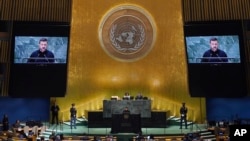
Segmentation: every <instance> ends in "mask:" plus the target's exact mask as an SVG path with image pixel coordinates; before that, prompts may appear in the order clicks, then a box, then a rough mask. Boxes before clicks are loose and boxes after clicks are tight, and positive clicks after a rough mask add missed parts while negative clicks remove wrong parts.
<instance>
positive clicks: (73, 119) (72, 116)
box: [70, 103, 77, 129]
mask: <svg viewBox="0 0 250 141" xmlns="http://www.w3.org/2000/svg"><path fill="white" fill-rule="evenodd" d="M71 106H72V107H71V108H70V128H71V129H72V127H74V128H75V129H76V114H77V110H76V108H75V104H74V103H73V104H71Z"/></svg>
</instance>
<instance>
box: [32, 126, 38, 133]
mask: <svg viewBox="0 0 250 141" xmlns="http://www.w3.org/2000/svg"><path fill="white" fill-rule="evenodd" d="M32 132H33V133H34V135H38V126H33V127H32Z"/></svg>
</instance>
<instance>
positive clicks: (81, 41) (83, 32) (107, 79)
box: [52, 0, 206, 122]
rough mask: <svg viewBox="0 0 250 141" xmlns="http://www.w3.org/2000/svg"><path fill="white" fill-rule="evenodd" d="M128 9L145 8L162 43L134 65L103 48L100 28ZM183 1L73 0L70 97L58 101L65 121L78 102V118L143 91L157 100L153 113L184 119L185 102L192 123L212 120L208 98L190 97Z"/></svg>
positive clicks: (69, 77) (69, 78) (69, 75)
mask: <svg viewBox="0 0 250 141" xmlns="http://www.w3.org/2000/svg"><path fill="white" fill-rule="evenodd" d="M122 4H126V5H127V4H129V5H135V6H139V7H141V8H143V9H145V10H146V11H148V12H149V13H150V14H151V16H152V17H153V19H154V21H155V24H156V28H157V38H156V41H155V44H154V47H153V48H152V50H151V52H149V54H148V55H147V56H146V57H144V58H142V59H140V60H138V61H134V62H119V61H117V60H114V59H112V58H111V57H109V55H107V54H106V53H105V52H104V50H103V49H102V47H101V45H100V43H99V39H98V27H99V24H100V22H101V21H100V20H101V19H102V17H103V16H104V14H105V13H106V12H107V11H109V10H110V9H111V8H113V7H116V6H118V5H122ZM181 8H182V7H181V0H157V1H152V0H143V1H142V0H108V1H104V0H92V1H91V0H73V4H72V21H71V39H70V54H69V69H68V87H67V93H66V96H65V97H63V98H52V100H54V99H56V101H57V103H58V104H59V105H60V108H61V114H60V118H61V119H62V120H68V119H69V108H70V106H71V103H75V104H76V107H77V109H78V116H81V115H85V116H87V115H86V111H88V110H102V100H104V99H110V97H111V96H112V95H117V96H120V97H122V96H123V95H124V93H125V92H129V93H130V94H131V95H134V96H135V95H136V94H137V93H138V92H142V94H143V95H144V96H147V97H149V98H151V99H152V100H153V104H152V109H153V110H169V111H170V115H176V116H179V108H180V106H181V103H182V102H186V103H187V107H188V108H189V114H188V119H189V120H194V121H199V122H202V121H203V120H204V119H205V118H206V114H205V113H206V112H205V99H204V98H191V97H190V96H189V93H188V83H187V66H186V59H185V48H184V38H183V28H182V27H183V21H182V9H181Z"/></svg>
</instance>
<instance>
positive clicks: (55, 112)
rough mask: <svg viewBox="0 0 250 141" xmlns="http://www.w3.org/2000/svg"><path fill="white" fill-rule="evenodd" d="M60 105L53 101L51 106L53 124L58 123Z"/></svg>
mask: <svg viewBox="0 0 250 141" xmlns="http://www.w3.org/2000/svg"><path fill="white" fill-rule="evenodd" d="M59 110H60V108H59V106H58V105H57V104H56V102H54V103H53V105H52V106H51V108H50V111H51V114H52V124H55V122H56V124H57V125H58V113H59Z"/></svg>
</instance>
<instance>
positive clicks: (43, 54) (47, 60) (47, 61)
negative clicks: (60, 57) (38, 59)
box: [43, 54, 49, 62]
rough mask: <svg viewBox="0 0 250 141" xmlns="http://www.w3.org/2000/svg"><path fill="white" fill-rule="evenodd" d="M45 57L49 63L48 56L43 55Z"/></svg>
mask: <svg viewBox="0 0 250 141" xmlns="http://www.w3.org/2000/svg"><path fill="white" fill-rule="evenodd" d="M43 56H44V57H45V59H46V61H47V62H49V60H48V58H47V56H46V55H45V54H43Z"/></svg>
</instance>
